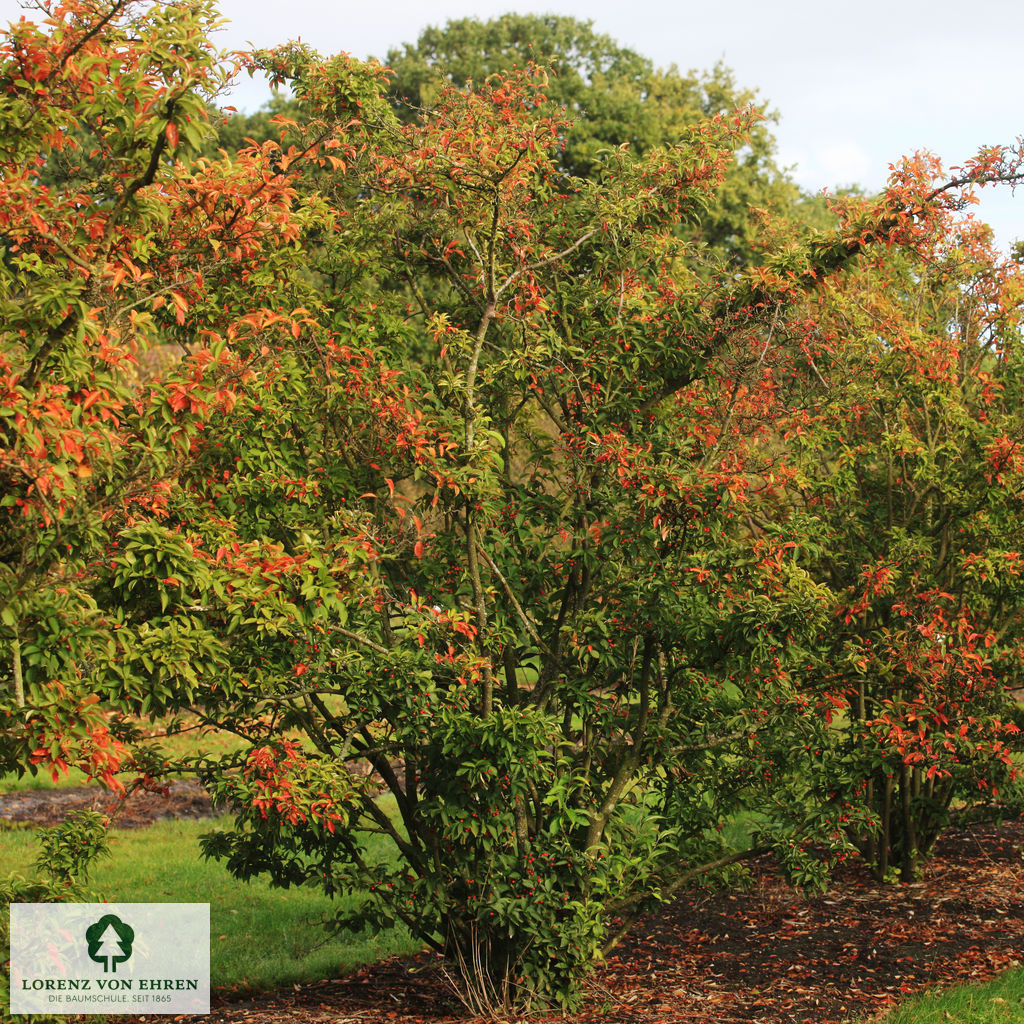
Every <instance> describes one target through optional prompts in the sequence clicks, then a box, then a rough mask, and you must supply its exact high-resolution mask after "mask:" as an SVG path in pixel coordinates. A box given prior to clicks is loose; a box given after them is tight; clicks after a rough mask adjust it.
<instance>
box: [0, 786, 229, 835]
mask: <svg viewBox="0 0 1024 1024" xmlns="http://www.w3.org/2000/svg"><path fill="white" fill-rule="evenodd" d="M86 809H88V810H93V811H101V812H102V813H104V814H109V815H111V816H112V817H113V819H114V822H115V824H117V825H118V826H119V827H121V828H143V827H145V826H146V825H152V824H153V822H154V821H159V820H160V819H161V818H208V817H210V816H211V815H212V814H213V808H212V806H211V804H210V798H209V797H208V796H207V795H206V791H205V790H204V789H203V787H202V786H200V785H199V783H198V782H192V781H190V780H181V779H179V780H175V781H172V782H171V783H169V785H168V786H167V791H166V793H164V792H161V791H154V792H146V791H145V790H136V791H135V792H134V793H132V794H131V795H130V796H129V797H128V798H127V799H126V800H124V801H123V802H122V801H119V800H118V799H117V798H116V797H114V796H113V795H112V794H111V792H110V791H109V790H107V789H101V788H99V787H98V786H76V787H71V788H68V789H27V790H22V791H20V792H17V793H0V820H2V821H16V822H30V823H31V824H33V825H56V824H59V823H60V822H61V821H63V820H64V818H65V817H66V816H67V815H68V814H70V813H71V812H72V811H80V810H86Z"/></svg>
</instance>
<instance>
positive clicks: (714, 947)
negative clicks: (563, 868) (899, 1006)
mask: <svg viewBox="0 0 1024 1024" xmlns="http://www.w3.org/2000/svg"><path fill="white" fill-rule="evenodd" d="M104 799H105V800H106V801H107V802H108V803H109V796H108V797H105V798H104V797H97V796H96V791H95V790H46V791H35V792H30V793H17V794H8V795H6V796H0V818H7V819H8V820H11V821H31V822H35V823H38V824H50V823H52V822H53V821H56V820H59V819H60V818H61V817H62V816H63V815H64V814H65V813H66V812H67V811H68V810H70V809H72V808H77V807H83V806H97V807H98V808H99V809H101V810H105V809H106V807H105V805H104V803H103V801H104ZM97 801H98V802H97ZM210 813H211V812H210V805H209V801H208V800H207V799H206V798H205V795H204V794H203V793H202V791H201V790H199V789H198V787H197V786H196V785H195V784H194V783H188V782H176V783H174V784H173V785H172V787H171V789H170V792H169V794H168V795H167V796H166V797H165V796H162V795H160V794H152V793H146V794H137V795H135V796H133V797H132V798H131V800H130V801H129V802H128V804H127V805H126V807H125V808H124V810H123V811H122V812H121V814H120V815H119V817H118V819H117V820H118V824H119V825H122V826H125V827H139V826H141V825H143V824H148V823H149V822H150V821H153V820H156V819H157V818H162V817H173V816H187V817H200V816H203V815H208V814H210ZM1022 851H1024V823H1022V822H1011V823H1008V824H1004V825H1002V826H988V827H978V828H974V829H972V830H971V831H970V832H963V831H951V832H949V833H948V834H947V835H946V836H945V837H944V838H943V840H942V841H941V842H940V844H939V847H938V849H937V852H936V855H935V857H934V859H933V860H932V861H931V862H930V864H929V866H928V873H927V877H926V879H925V880H924V881H923V882H920V883H917V884H914V885H892V886H877V885H875V884H874V883H872V882H870V880H869V879H868V877H867V875H866V874H865V873H864V872H863V871H862V870H861V869H860V868H859V867H858V866H857V865H856V864H853V863H851V864H849V865H848V866H847V867H845V868H844V870H842V871H841V872H840V873H839V876H838V878H837V879H836V881H835V884H834V885H833V887H832V888H831V889H830V890H829V891H828V892H827V893H826V894H824V895H808V896H801V895H800V894H799V893H797V892H795V891H794V890H793V889H791V888H790V887H788V886H787V885H786V884H785V882H784V881H783V880H782V879H781V878H780V877H779V874H778V872H777V871H776V869H775V865H774V863H773V862H772V860H771V858H770V857H764V858H761V859H760V860H759V861H757V862H755V863H754V864H753V866H752V874H751V885H750V887H749V888H748V889H746V890H745V891H741V892H737V891H733V890H730V891H724V892H718V893H712V894H700V895H692V896H689V897H686V898H682V899H679V900H676V901H675V902H673V903H671V904H669V905H667V906H666V907H664V908H663V909H662V910H661V911H660V912H659V913H657V914H655V915H652V916H651V917H649V918H648V919H646V920H645V921H643V922H641V923H640V924H639V925H638V926H637V927H636V928H635V929H634V931H633V932H632V933H631V934H630V935H629V936H628V937H627V938H626V939H625V940H624V941H623V943H622V944H621V945H620V946H619V947H618V949H617V950H616V951H615V952H614V953H613V954H612V955H611V956H610V957H609V959H608V962H607V963H606V964H605V965H604V966H603V967H602V968H601V969H600V970H599V971H597V972H596V974H595V976H594V978H593V980H592V982H591V983H590V985H589V989H588V997H587V1001H586V1005H585V1007H584V1009H583V1011H582V1012H580V1013H578V1014H574V1015H572V1016H570V1017H567V1018H552V1019H551V1020H552V1024H553V1022H554V1021H556V1020H557V1021H561V1022H562V1024H712V1022H713V1024H797V1022H800V1024H839V1022H848V1021H852V1020H855V1019H856V1020H862V1019H865V1018H868V1017H870V1016H872V1015H874V1014H879V1013H883V1012H884V1011H885V1010H886V1009H887V1008H889V1007H891V1006H892V1004H893V1003H895V1002H896V1001H897V1000H899V999H901V998H905V997H906V996H907V995H908V994H910V993H914V992H917V991H920V990H921V989H923V988H925V987H927V986H930V985H936V984H939V985H943V986H946V985H952V984H957V983H962V982H968V981H975V980H978V979H983V978H988V977H991V976H993V975H994V974H996V973H998V972H999V971H1001V970H1003V969H1005V968H1007V967H1010V966H1016V965H1020V963H1021V962H1022V961H1024V859H1022ZM1015 1009H1017V1010H1018V1012H1020V1013H1021V1015H1022V1017H1024V1007H1021V1008H1015ZM73 1019H74V1018H68V1020H69V1021H70V1020H73ZM168 1019H169V1018H168V1017H151V1018H144V1017H131V1018H124V1020H125V1024H127V1022H128V1021H132V1022H135V1024H165V1022H166V1021H167V1020H168ZM171 1019H174V1020H177V1021H184V1022H189V1024H202V1022H206V1024H314V1022H315V1024H424V1022H428V1024H468V1022H469V1021H471V1020H474V1019H476V1018H473V1017H472V1016H471V1015H469V1014H468V1013H467V1012H466V1011H465V1010H464V1009H463V1008H462V1007H461V1006H460V1004H459V1002H458V1001H457V999H456V998H455V997H454V995H453V993H452V989H451V986H450V985H449V983H448V981H447V979H446V976H445V973H444V969H443V965H442V963H441V962H440V960H439V958H437V957H436V956H434V955H433V954H428V953H423V954H421V955H420V956H418V957H413V958H403V959H399V958H394V959H391V960H388V961H385V962H383V963H378V964H373V965H370V966H368V967H365V968H363V969H362V970H360V971H358V972H357V973H355V974H351V975H349V976H347V977H339V978H335V979H330V980H325V981H322V982H318V983H315V984H309V985H294V986H292V987H290V988H288V989H286V990H284V991H277V992H271V993H263V994H256V995H252V994H244V993H237V992H228V991H215V992H214V995H213V1000H212V1006H211V1014H210V1015H209V1016H208V1017H191V1018H190V1017H175V1018H171Z"/></svg>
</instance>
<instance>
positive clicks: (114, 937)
mask: <svg viewBox="0 0 1024 1024" xmlns="http://www.w3.org/2000/svg"><path fill="white" fill-rule="evenodd" d="M134 939H135V931H134V929H133V928H132V927H131V926H130V925H127V924H125V923H124V921H122V920H121V918H119V917H115V916H114V915H113V914H104V915H103V917H101V918H100V919H99V920H98V921H97V922H96V923H95V924H92V925H89V927H88V928H86V930H85V940H86V942H88V943H89V959H90V960H95V961H96V963H98V964H103V973H104V974H106V973H107V972H108V971H113V972H114V973H115V974H116V973H117V965H118V964H123V963H124V962H125V960H127V959H128V958H129V957H130V956H131V955H132V942H133V941H134Z"/></svg>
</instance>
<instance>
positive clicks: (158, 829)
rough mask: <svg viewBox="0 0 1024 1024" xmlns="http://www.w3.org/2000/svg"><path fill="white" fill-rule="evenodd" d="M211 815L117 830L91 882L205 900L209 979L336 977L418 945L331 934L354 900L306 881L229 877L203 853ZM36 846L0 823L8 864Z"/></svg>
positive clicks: (0, 845)
mask: <svg viewBox="0 0 1024 1024" xmlns="http://www.w3.org/2000/svg"><path fill="white" fill-rule="evenodd" d="M227 820H228V819H223V821H225V822H226V821H227ZM217 824H219V822H218V821H198V822H197V821H180V820H179V821H166V822H159V823H157V824H155V825H152V826H150V827H149V828H145V829H138V830H133V831H127V830H125V831H117V832H114V833H112V835H111V856H109V857H105V858H103V859H101V860H100V861H99V862H97V864H96V867H95V869H94V871H93V872H92V875H91V877H90V880H89V881H90V884H89V888H90V889H92V890H94V891H95V892H97V893H98V894H99V895H100V896H101V897H102V898H103V899H105V900H108V901H111V902H114V901H117V902H136V903H209V904H210V947H211V949H210V979H211V983H212V985H213V986H214V987H215V988H220V989H229V990H231V989H234V990H250V989H251V990H266V989H272V988H278V987H280V986H283V985H289V984H295V983H302V982H306V981H314V980H319V979H324V978H336V977H339V976H341V975H343V974H348V973H350V972H351V971H353V970H355V969H356V968H357V967H359V966H361V965H363V964H367V963H372V962H374V961H376V960H381V959H384V958H386V957H389V956H392V955H394V954H399V955H404V954H410V953H415V952H418V951H419V949H420V948H421V944H420V943H417V942H416V941H415V940H413V939H412V938H411V937H410V936H409V934H408V932H407V931H406V930H405V929H404V928H394V929H391V930H389V931H386V932H381V933H380V934H379V935H377V936H373V935H371V934H370V933H368V932H367V933H363V934H360V935H353V936H335V937H328V936H327V934H326V932H325V931H324V929H323V927H322V925H321V922H322V921H323V920H324V919H325V917H326V916H327V915H328V914H329V913H330V911H331V910H332V909H337V908H339V907H346V906H351V905H353V904H354V903H355V900H354V899H353V898H351V897H347V898H341V899H337V900H334V901H330V900H328V899H326V897H324V896H322V895H321V894H319V893H317V892H315V891H314V890H311V889H305V888H298V889H273V888H271V887H270V886H269V885H268V884H267V883H266V882H264V881H262V880H254V881H251V882H240V881H238V880H237V879H234V878H232V877H231V876H230V875H229V874H228V873H227V871H226V870H225V869H224V867H223V866H222V865H221V864H219V863H217V862H216V861H204V860H202V859H200V856H199V846H198V839H199V836H200V835H202V834H203V833H204V832H209V831H210V830H211V829H212V828H213V827H215V826H216V825H217ZM373 838H375V839H377V838H378V837H373ZM369 852H370V855H371V856H372V855H373V853H374V852H375V851H372V850H371V851H369ZM376 852H377V854H378V855H382V854H383V851H382V850H381V851H376ZM37 853H38V847H37V845H36V843H35V842H34V840H33V834H32V830H31V829H15V830H10V831H2V832H0V864H3V865H4V866H5V869H6V870H5V873H6V871H13V872H17V873H19V874H23V875H32V874H34V871H33V868H32V864H33V861H34V860H35V858H36V855H37Z"/></svg>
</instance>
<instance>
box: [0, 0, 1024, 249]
mask: <svg viewBox="0 0 1024 1024" xmlns="http://www.w3.org/2000/svg"><path fill="white" fill-rule="evenodd" d="M220 8H221V11H222V12H223V14H224V15H225V16H226V17H227V18H229V19H230V25H229V27H228V29H227V30H226V31H225V32H224V33H223V34H222V35H221V36H220V40H219V41H220V43H221V45H222V46H224V47H225V48H241V47H243V46H245V44H246V43H248V42H251V43H254V44H256V45H259V46H268V45H273V44H274V43H277V42H283V41H286V40H288V39H295V38H301V39H302V40H303V41H305V42H308V43H310V44H312V45H313V46H315V47H316V48H317V49H318V50H320V51H321V52H323V53H330V52H337V51H340V50H345V51H348V52H349V53H352V54H353V55H355V56H357V57H368V56H377V57H381V58H383V57H384V56H385V55H386V53H387V50H388V49H389V48H391V47H394V46H397V45H399V44H401V43H404V42H413V41H415V39H416V37H417V36H418V35H419V33H420V31H421V30H422V29H423V28H425V27H426V26H428V25H440V24H443V23H444V22H445V21H447V20H449V19H451V18H459V17H465V16H469V15H475V16H478V17H482V18H486V17H493V16H497V15H500V14H503V13H505V12H506V11H509V10H517V11H519V12H521V13H528V12H536V13H557V14H567V15H572V16H575V17H578V18H582V19H592V20H593V21H594V24H595V27H596V28H597V29H598V31H601V32H605V33H607V34H608V35H611V36H612V37H613V38H615V39H616V40H618V41H619V42H620V43H622V44H624V45H626V46H629V47H632V48H633V49H635V50H637V51H639V52H640V53H643V54H646V55H647V56H649V57H651V58H652V59H653V60H654V61H655V62H656V63H657V64H659V65H662V66H665V65H668V64H673V63H674V64H676V65H678V66H679V67H680V68H682V69H684V70H685V69H690V68H698V69H700V68H709V67H711V66H712V65H713V64H714V63H715V62H716V61H718V60H723V61H724V62H725V63H726V64H727V65H728V66H729V67H731V68H732V69H733V71H734V72H735V74H736V77H737V80H738V82H739V83H740V84H741V85H744V86H747V87H750V88H756V89H758V90H759V94H760V97H761V98H762V99H763V100H765V101H767V102H768V103H769V104H770V105H771V107H773V108H774V109H775V110H777V111H778V112H779V114H780V115H781V122H780V124H779V125H778V127H777V132H776V135H777V138H778V142H779V151H780V156H781V159H782V162H783V163H784V164H787V165H791V166H792V167H793V173H794V175H795V177H796V178H797V180H798V181H799V182H800V183H801V184H802V185H804V186H805V187H807V188H810V189H814V190H817V189H820V188H823V187H826V186H831V187H834V186H836V185H843V184H850V183H858V184H861V185H863V186H865V187H868V188H878V187H880V186H881V185H882V184H883V183H884V181H885V176H886V173H887V168H888V165H889V164H890V163H891V162H892V161H894V160H897V159H898V158H899V157H900V156H902V155H903V154H907V153H910V152H913V151H914V150H916V149H929V150H931V151H933V152H935V153H937V154H938V155H939V156H941V157H942V159H943V160H944V161H946V163H947V164H955V163H957V162H958V161H960V160H963V159H965V158H967V157H969V156H970V155H971V154H972V153H974V152H975V151H976V150H977V149H978V147H979V146H981V145H990V144H994V143H1012V142H1013V141H1014V140H1015V139H1016V138H1017V137H1018V136H1019V135H1022V134H1024V102H1022V92H1021V77H1022V76H1021V71H1022V52H1024V2H1021V0H967V2H964V0H956V2H954V0H930V2H929V3H923V2H921V0H855V2H848V3H842V4H840V3H836V2H835V0H814V2H812V0H717V2H715V0H711V2H708V0H703V2H701V3H696V2H694V0H689V2H687V0H681V2H679V0H677V2H671V0H614V2H613V0H361V2H358V3H353V2H351V0H342V2H338V3H333V2H328V0H286V2H283V3H282V2H281V0H221V3H220ZM20 13H21V12H20V10H19V4H18V0H0V22H6V21H7V20H9V19H11V18H16V17H18V15H19V14H20ZM264 98H265V94H264V93H262V92H261V91H260V89H259V87H258V86H257V85H256V84H253V83H248V82H246V83H245V84H244V85H243V86H242V87H240V88H239V89H238V90H237V91H236V93H235V95H234V102H235V104H236V105H237V106H238V107H240V108H243V109H253V108H255V107H257V106H258V105H259V104H260V103H261V102H262V100H263V99H264ZM982 195H983V202H982V205H981V206H980V207H979V208H977V210H978V215H979V216H981V217H982V218H983V219H986V220H988V221H989V222H990V223H991V224H993V226H994V227H995V228H996V231H997V236H998V238H999V240H1000V242H1001V243H1003V244H1009V243H1010V242H1011V241H1013V240H1015V239H1017V238H1024V186H1022V188H1021V189H1020V190H1018V195H1017V197H1016V198H1011V196H1010V194H1009V191H1008V190H1006V191H1002V192H999V193H995V192H994V190H992V189H987V190H985V191H984V192H983V193H982Z"/></svg>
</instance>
